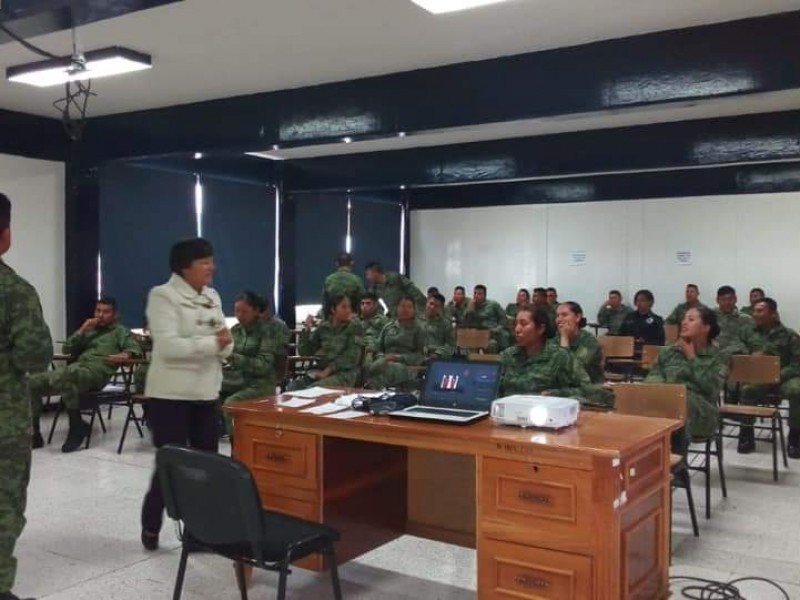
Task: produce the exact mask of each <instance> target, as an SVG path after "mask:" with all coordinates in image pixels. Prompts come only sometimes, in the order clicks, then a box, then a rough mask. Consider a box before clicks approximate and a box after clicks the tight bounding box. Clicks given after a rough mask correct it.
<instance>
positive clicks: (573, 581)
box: [478, 538, 593, 600]
mask: <svg viewBox="0 0 800 600" xmlns="http://www.w3.org/2000/svg"><path fill="white" fill-rule="evenodd" d="M478 557H479V559H478V560H479V564H478V597H480V598H486V599H491V600H495V599H496V600H501V599H502V600H506V599H512V598H513V599H515V600H587V599H588V598H592V597H593V596H592V560H591V559H590V558H587V557H585V556H580V555H577V554H568V553H565V552H556V551H554V550H544V549H541V548H533V547H528V546H521V545H517V544H509V543H507V542H497V541H493V540H488V539H485V538H484V539H483V540H482V541H481V542H480V544H479V553H478Z"/></svg>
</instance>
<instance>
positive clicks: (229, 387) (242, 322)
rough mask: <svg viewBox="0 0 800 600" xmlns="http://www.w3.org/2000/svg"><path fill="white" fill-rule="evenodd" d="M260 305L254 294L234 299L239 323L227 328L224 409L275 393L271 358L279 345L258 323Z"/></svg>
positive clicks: (230, 425)
mask: <svg viewBox="0 0 800 600" xmlns="http://www.w3.org/2000/svg"><path fill="white" fill-rule="evenodd" d="M264 306H265V304H264V300H263V299H262V298H261V297H260V296H258V295H257V294H255V293H254V292H250V291H245V292H243V293H242V294H241V295H240V296H239V297H238V298H236V303H235V304H234V308H233V310H234V314H235V315H236V319H237V320H238V321H239V323H238V324H236V325H234V326H233V328H231V337H233V352H232V353H231V355H230V356H229V357H228V359H227V361H226V363H225V368H224V369H223V371H222V390H221V392H220V398H221V399H222V400H223V401H224V404H225V406H230V405H232V404H235V403H237V402H242V401H244V400H255V399H256V398H265V397H266V396H272V395H274V394H275V382H276V374H275V357H276V355H277V354H279V353H280V352H282V351H283V346H282V340H281V339H280V338H275V337H272V336H271V335H270V330H269V329H268V327H267V324H266V323H265V322H264V321H262V320H261V314H262V313H263V312H264ZM223 416H224V417H225V425H226V428H227V431H228V435H229V436H231V439H232V438H233V420H232V419H231V417H230V414H229V413H228V412H227V411H223Z"/></svg>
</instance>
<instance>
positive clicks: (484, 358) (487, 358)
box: [467, 352, 500, 362]
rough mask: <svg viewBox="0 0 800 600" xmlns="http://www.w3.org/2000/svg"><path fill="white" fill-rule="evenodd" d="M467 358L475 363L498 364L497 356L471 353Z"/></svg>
mask: <svg viewBox="0 0 800 600" xmlns="http://www.w3.org/2000/svg"><path fill="white" fill-rule="evenodd" d="M467 358H468V359H469V360H472V361H476V362H500V355H499V354H479V353H475V352H471V353H470V355H469V356H468V357H467Z"/></svg>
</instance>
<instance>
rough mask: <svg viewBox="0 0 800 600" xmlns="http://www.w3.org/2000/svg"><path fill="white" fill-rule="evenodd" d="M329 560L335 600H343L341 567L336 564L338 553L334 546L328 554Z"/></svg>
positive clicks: (329, 549)
mask: <svg viewBox="0 0 800 600" xmlns="http://www.w3.org/2000/svg"><path fill="white" fill-rule="evenodd" d="M326 556H327V558H328V568H329V569H330V572H331V586H332V587H333V598H334V600H342V584H341V582H340V581H339V565H338V564H337V563H336V552H335V551H334V549H333V545H332V544H331V546H330V547H329V548H328V550H327V552H326Z"/></svg>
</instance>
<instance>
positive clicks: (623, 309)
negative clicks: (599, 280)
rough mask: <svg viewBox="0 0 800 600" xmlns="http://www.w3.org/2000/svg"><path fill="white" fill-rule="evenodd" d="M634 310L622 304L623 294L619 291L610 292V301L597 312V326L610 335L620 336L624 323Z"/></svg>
mask: <svg viewBox="0 0 800 600" xmlns="http://www.w3.org/2000/svg"><path fill="white" fill-rule="evenodd" d="M632 312H633V309H632V308H631V307H630V306H628V305H627V304H623V303H622V294H621V293H620V292H619V290H611V291H610V292H608V300H607V301H606V302H605V304H603V306H601V307H600V310H598V311H597V324H598V325H600V327H605V328H606V329H607V330H608V335H619V330H620V328H621V327H622V322H623V321H624V320H625V317H627V316H628V314H629V313H632Z"/></svg>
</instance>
